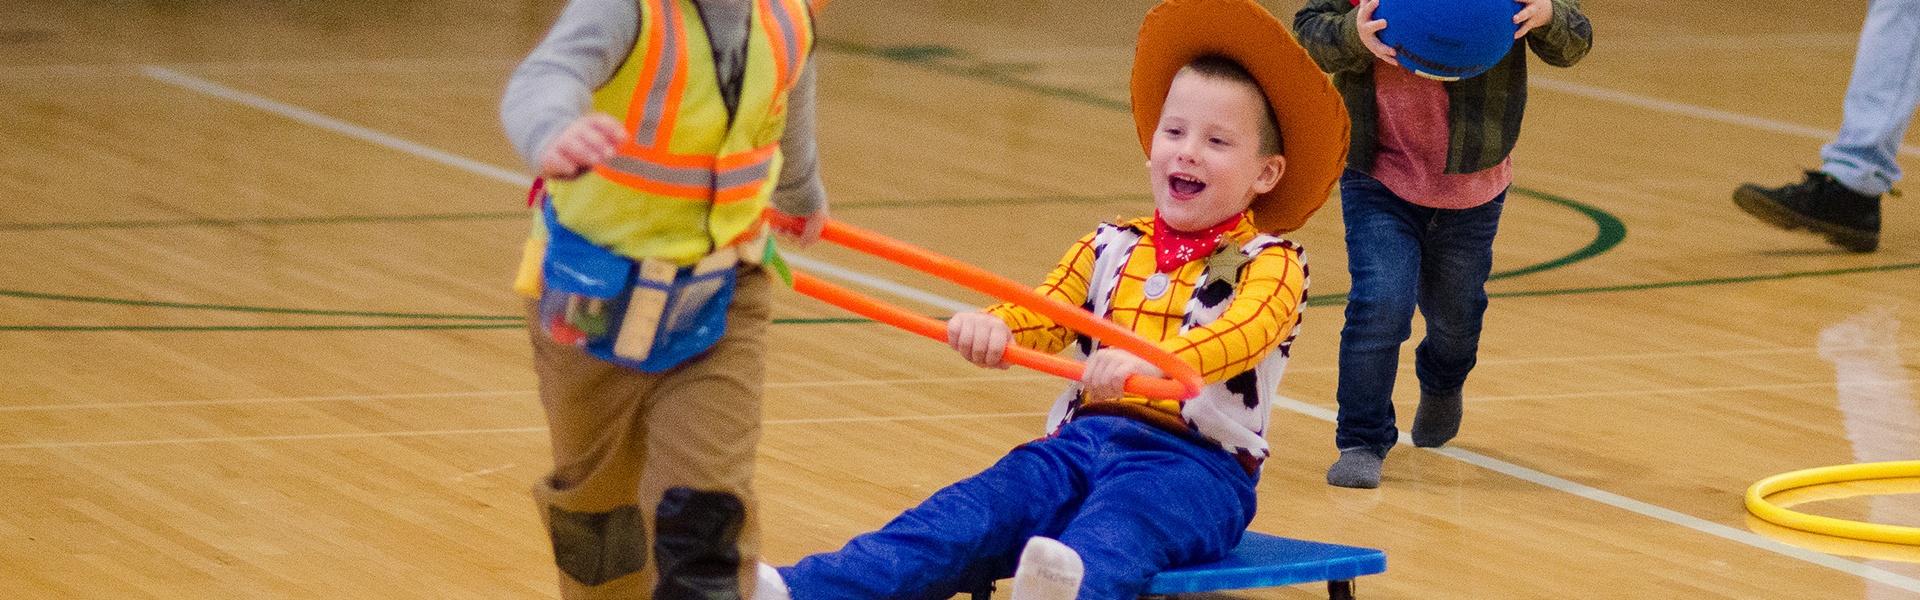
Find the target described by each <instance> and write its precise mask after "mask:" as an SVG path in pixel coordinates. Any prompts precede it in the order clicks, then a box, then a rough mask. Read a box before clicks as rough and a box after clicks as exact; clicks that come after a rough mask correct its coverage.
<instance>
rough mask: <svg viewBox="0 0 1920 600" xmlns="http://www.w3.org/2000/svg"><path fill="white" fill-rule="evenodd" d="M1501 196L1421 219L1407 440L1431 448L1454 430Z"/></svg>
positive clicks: (1475, 346)
mask: <svg viewBox="0 0 1920 600" xmlns="http://www.w3.org/2000/svg"><path fill="white" fill-rule="evenodd" d="M1506 197H1507V194H1506V192H1505V191H1502V192H1500V195H1498V196H1495V197H1494V198H1493V200H1491V201H1488V202H1487V203H1486V204H1482V205H1480V206H1475V207H1473V208H1466V209H1460V210H1437V211H1435V213H1434V215H1433V217H1432V220H1431V221H1429V222H1428V225H1427V232H1426V238H1425V240H1424V243H1423V245H1422V251H1421V256H1422V258H1423V260H1422V262H1421V263H1420V314H1421V315H1422V316H1424V317H1426V320H1427V335H1426V337H1425V338H1424V339H1422V340H1420V346H1419V347H1418V348H1416V349H1414V359H1413V368H1414V374H1415V375H1417V376H1418V377H1419V379H1420V410H1419V412H1418V413H1416V414H1415V415H1414V419H1413V441H1414V444H1415V445H1418V446H1423V447H1433V446H1439V445H1441V444H1444V443H1446V442H1447V440H1449V439H1452V438H1453V436H1454V434H1455V433H1457V432H1458V431H1459V429H1460V412H1461V397H1460V388H1461V386H1463V385H1465V384H1466V382H1467V373H1468V372H1471V371H1472V370H1473V365H1474V363H1475V361H1476V360H1477V358H1478V355H1479V352H1480V326H1481V322H1482V320H1483V317H1485V315H1486V313H1487V275H1488V274H1489V273H1490V272H1492V270H1493V237H1494V234H1495V233H1496V232H1497V231H1498V230H1499V227H1500V211H1501V209H1502V207H1503V206H1504V205H1505V204H1506Z"/></svg>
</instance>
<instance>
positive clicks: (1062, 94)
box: [816, 38, 1128, 110]
mask: <svg viewBox="0 0 1920 600" xmlns="http://www.w3.org/2000/svg"><path fill="white" fill-rule="evenodd" d="M816 43H817V44H818V45H819V47H820V49H822V50H828V51H833V52H841V53H846V54H857V55H860V56H869V57H873V58H879V59H884V60H889V61H893V62H897V63H902V64H909V65H913V66H916V67H921V68H924V69H927V70H929V71H933V72H935V73H941V74H945V75H954V76H957V77H965V78H968V79H976V80H980V81H985V82H988V83H992V84H996V85H1001V86H1006V87H1010V88H1014V89H1018V90H1025V91H1029V92H1033V93H1036V94H1040V95H1042V96H1049V97H1053V98H1060V99H1064V100H1072V101H1075V102H1081V103H1085V104H1091V105H1094V106H1099V107H1103V108H1112V109H1117V110H1127V108H1128V104H1127V101H1125V100H1114V99H1112V98H1108V97H1105V96H1101V95H1099V94H1094V93H1091V92H1086V91H1082V90H1076V89H1073V88H1069V87H1061V86H1055V85H1045V84H1039V83H1033V82H1031V81H1027V80H1024V79H1020V78H1019V77H1015V76H1014V75H1013V73H1014V72H1015V70H1014V69H1010V68H1009V67H1011V66H1013V65H1004V64H996V63H985V62H976V63H974V64H972V65H960V64H954V63H953V62H952V61H947V60H944V59H951V58H959V57H961V56H963V55H964V54H965V53H963V52H961V51H959V50H956V49H954V48H951V47H947V46H936V45H909V46H869V45H866V44H861V43H857V42H849V41H845V40H832V39H826V38H819V39H817V41H816Z"/></svg>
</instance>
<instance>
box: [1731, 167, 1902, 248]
mask: <svg viewBox="0 0 1920 600" xmlns="http://www.w3.org/2000/svg"><path fill="white" fill-rule="evenodd" d="M1733 203H1734V204H1735V205H1737V206H1739V207H1740V210H1743V211H1746V212H1747V214H1750V215H1753V216H1755V217H1759V218H1760V220H1762V221H1766V222H1767V224H1769V225H1773V226H1775V227H1779V228H1781V229H1785V230H1788V231H1793V230H1795V229H1806V230H1810V231H1812V232H1814V233H1818V234H1820V235H1822V236H1825V237H1826V238H1827V243H1830V244H1833V245H1835V246H1839V247H1841V248H1844V249H1846V250H1847V251H1848V252H1872V251H1874V250H1875V249H1877V248H1879V247H1880V196H1868V195H1866V194H1862V193H1860V192H1856V191H1853V190H1851V189H1848V188H1847V186H1845V185H1841V184H1840V182H1839V181H1836V180H1834V178H1833V176H1832V175H1828V174H1826V173H1824V172H1821V171H1807V179H1806V181H1802V182H1800V183H1790V184H1787V185H1783V186H1780V187H1776V188H1767V187H1760V186H1758V185H1754V184H1751V183H1743V184H1741V185H1740V187H1739V188H1737V189H1735V190H1733Z"/></svg>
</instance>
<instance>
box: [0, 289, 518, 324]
mask: <svg viewBox="0 0 1920 600" xmlns="http://www.w3.org/2000/svg"><path fill="white" fill-rule="evenodd" d="M0 296H12V297H15V298H27V299H32V300H58V301H62V302H92V303H96V304H116V305H121V306H148V307H156V308H184V309H190V310H220V311H228V312H251V313H272V314H283V315H321V316H328V317H379V318H388V319H460V320H473V321H519V320H522V319H523V317H518V316H513V315H448V314H434V313H399V312H366V311H351V310H315V309H307V308H272V307H265V306H235V305H228V304H196V303H191V302H161V301H157V300H127V299H124V298H101V297H95V296H69V295H65V294H43V293H39V292H27V291H21V290H0Z"/></svg>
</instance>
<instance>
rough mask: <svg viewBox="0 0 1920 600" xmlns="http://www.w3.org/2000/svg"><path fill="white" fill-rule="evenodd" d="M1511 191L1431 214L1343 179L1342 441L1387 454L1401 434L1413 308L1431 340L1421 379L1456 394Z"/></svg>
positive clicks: (1377, 188) (1473, 349) (1380, 188)
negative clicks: (1398, 387)
mask: <svg viewBox="0 0 1920 600" xmlns="http://www.w3.org/2000/svg"><path fill="white" fill-rule="evenodd" d="M1506 198H1507V193H1506V192H1505V191H1502V192H1500V195H1499V196H1495V197H1494V198H1493V200H1492V201H1490V202H1487V203H1486V204H1482V205H1480V206H1476V207H1473V208H1467V209H1460V210H1450V209H1444V208H1428V207H1425V206H1420V205H1418V204H1414V203H1411V202H1407V201H1405V200H1401V199H1400V197H1399V196H1397V195H1395V194H1394V193H1393V191H1392V190H1389V189H1387V186H1386V185H1384V184H1381V183H1380V181H1379V180H1376V179H1374V178H1373V177H1372V176H1369V175H1367V174H1365V173H1361V172H1358V171H1354V170H1352V169H1348V170H1347V172H1346V173H1343V174H1341V176H1340V208H1341V210H1342V211H1343V212H1344V215H1343V217H1344V218H1345V220H1346V224H1347V271H1348V272H1349V273H1352V274H1353V289H1352V290H1351V291H1349V292H1347V324H1346V326H1345V327H1342V328H1341V329H1340V387H1339V390H1338V391H1337V392H1335V397H1336V398H1337V399H1338V400H1339V402H1340V417H1339V424H1338V426H1337V427H1336V428H1335V430H1334V444H1335V445H1337V446H1338V447H1339V448H1340V449H1341V450H1346V449H1350V448H1366V449H1369V450H1373V451H1374V453H1375V454H1378V455H1380V456H1386V454H1387V450H1389V449H1392V448H1393V444H1394V442H1396V441H1398V440H1399V438H1400V432H1399V430H1398V429H1396V428H1395V427H1394V419H1393V380H1394V376H1395V375H1396V374H1397V373H1398V372H1399V370H1400V343H1401V342H1404V341H1407V337H1408V336H1409V335H1411V333H1412V330H1413V311H1414V309H1416V308H1418V309H1419V311H1420V314H1421V315H1422V316H1424V317H1426V321H1427V337H1426V339H1423V340H1421V341H1420V346H1419V347H1418V348H1416V349H1415V350H1414V362H1413V365H1414V374H1415V375H1417V376H1418V377H1419V380H1420V388H1421V390H1422V391H1424V392H1427V393H1430V394H1445V393H1453V392H1458V391H1459V390H1460V387H1461V386H1462V385H1464V384H1466V382H1467V373H1468V372H1469V371H1472V370H1473V364H1474V360H1475V355H1476V354H1478V353H1479V351H1480V323H1481V317H1483V316H1485V315H1486V312H1487V290H1486V284H1487V275H1488V274H1489V273H1490V272H1491V271H1492V270H1493V235H1494V233H1495V231H1496V230H1498V229H1499V227H1500V208H1501V207H1502V206H1503V205H1504V204H1505V203H1506Z"/></svg>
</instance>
